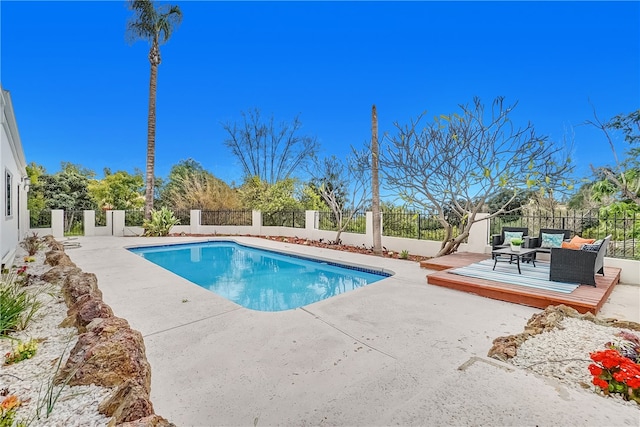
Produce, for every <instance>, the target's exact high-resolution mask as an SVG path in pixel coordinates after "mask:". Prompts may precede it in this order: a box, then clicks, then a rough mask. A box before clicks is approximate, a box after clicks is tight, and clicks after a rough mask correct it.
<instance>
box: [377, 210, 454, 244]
mask: <svg viewBox="0 0 640 427" xmlns="http://www.w3.org/2000/svg"><path fill="white" fill-rule="evenodd" d="M452 232H453V235H452V236H451V237H452V238H453V237H456V236H457V235H458V234H460V232H459V229H458V227H456V226H454V228H453V231H452ZM382 235H383V236H390V237H404V238H408V239H419V240H436V241H440V240H443V239H444V236H445V228H444V227H443V226H442V224H440V221H438V219H437V217H436V214H434V213H429V212H426V213H425V212H384V213H383V215H382Z"/></svg>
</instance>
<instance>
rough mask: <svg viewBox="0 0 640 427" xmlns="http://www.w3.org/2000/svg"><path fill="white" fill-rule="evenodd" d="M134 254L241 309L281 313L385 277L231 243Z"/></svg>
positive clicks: (139, 249) (142, 250) (160, 248)
mask: <svg viewBox="0 0 640 427" xmlns="http://www.w3.org/2000/svg"><path fill="white" fill-rule="evenodd" d="M129 250H130V251H131V252H133V253H135V254H138V255H140V256H141V257H143V258H145V259H146V260H148V261H151V262H153V263H154V264H157V265H159V266H161V267H163V268H165V269H167V270H169V271H171V272H173V273H175V274H177V275H179V276H181V277H184V278H185V279H187V280H189V281H191V282H193V283H195V284H196V285H199V286H201V287H203V288H205V289H208V290H210V291H212V292H215V293H216V294H218V295H220V296H222V297H225V298H227V299H229V300H231V301H233V302H235V303H237V304H240V305H242V306H243V307H246V308H250V309H253V310H259V311H283V310H290V309H293V308H298V307H302V306H305V305H308V304H311V303H313V302H316V301H320V300H323V299H326V298H329V297H332V296H334V295H338V294H341V293H344V292H348V291H351V290H354V289H357V288H360V287H362V286H366V285H368V284H370V283H373V282H377V281H378V280H382V279H384V278H385V277H389V276H391V274H390V273H387V272H383V271H375V270H372V269H366V268H360V267H351V266H346V265H340V264H336V263H329V262H325V261H320V260H313V259H311V258H306V257H301V256H292V255H285V254H282V253H279V252H275V251H270V250H263V249H257V248H253V247H250V246H245V245H241V244H238V243H236V242H231V241H215V242H205V243H189V244H175V245H166V246H152V247H137V248H129Z"/></svg>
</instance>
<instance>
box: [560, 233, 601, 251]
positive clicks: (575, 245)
mask: <svg viewBox="0 0 640 427" xmlns="http://www.w3.org/2000/svg"><path fill="white" fill-rule="evenodd" d="M595 241H596V239H583V238H582V237H580V236H575V237H574V238H573V239H571V241H570V242H562V247H563V248H565V249H580V248H581V247H582V245H590V244H592V243H594V242H595Z"/></svg>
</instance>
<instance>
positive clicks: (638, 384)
mask: <svg viewBox="0 0 640 427" xmlns="http://www.w3.org/2000/svg"><path fill="white" fill-rule="evenodd" d="M627 385H628V386H629V388H640V378H631V379H628V380H627Z"/></svg>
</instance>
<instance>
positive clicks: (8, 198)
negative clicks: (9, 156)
mask: <svg viewBox="0 0 640 427" xmlns="http://www.w3.org/2000/svg"><path fill="white" fill-rule="evenodd" d="M12 188H13V175H11V172H9V171H6V172H5V186H4V189H5V193H4V201H5V211H4V214H5V216H7V217H10V216H11V215H12V214H13V206H12V205H13V197H12V191H11V190H12Z"/></svg>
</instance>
